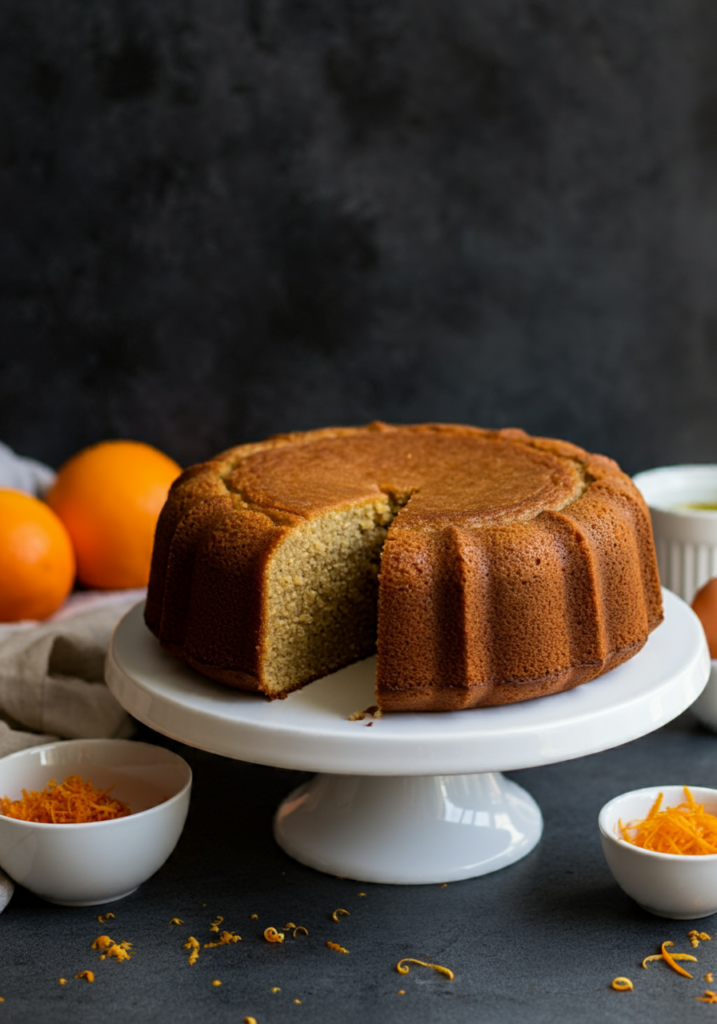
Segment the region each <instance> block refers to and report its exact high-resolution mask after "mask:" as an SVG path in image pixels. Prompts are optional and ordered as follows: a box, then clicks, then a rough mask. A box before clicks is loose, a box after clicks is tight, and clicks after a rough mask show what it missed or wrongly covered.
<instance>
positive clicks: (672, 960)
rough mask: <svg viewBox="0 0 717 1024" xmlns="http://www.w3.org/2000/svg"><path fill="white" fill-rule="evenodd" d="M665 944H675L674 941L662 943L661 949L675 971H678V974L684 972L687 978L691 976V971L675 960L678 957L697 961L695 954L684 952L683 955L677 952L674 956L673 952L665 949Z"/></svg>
mask: <svg viewBox="0 0 717 1024" xmlns="http://www.w3.org/2000/svg"><path fill="white" fill-rule="evenodd" d="M665 946H674V942H669V941H668V942H663V943H662V945H661V946H660V949H661V950H662V955H663V957H664V958H665V960H666V961H667V963H668V964H669V965H670V967H671V968H672V970H673V971H677V973H678V974H682V975H683V976H684V977H685V978H691V977H692V975H691V974H690V973H689V971H686V970H685V969H684V967H680V965H679V964H678V963H676V962H675V961H676V960H677V959H680V960H687V959H690V960H694V961H695V962H697V958H696V957H694V956H692V957H691V956H690V955H689V953H683V954H682V955H681V956H680V955H679V954H675V955H674V956H673V955H672V954H671V953H668V952H667V950H666V949H665Z"/></svg>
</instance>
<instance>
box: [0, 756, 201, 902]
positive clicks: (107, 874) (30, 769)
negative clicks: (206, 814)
mask: <svg viewBox="0 0 717 1024" xmlns="http://www.w3.org/2000/svg"><path fill="white" fill-rule="evenodd" d="M55 782H56V784H53V783H55ZM191 785H192V772H191V769H190V767H189V765H188V764H187V762H186V761H185V760H184V759H183V758H181V757H179V756H178V755H177V754H174V753H172V751H170V750H166V749H165V748H164V747H157V746H154V745H152V744H150V743H136V742H134V741H132V740H66V741H64V742H57V743H46V744H44V745H43V746H39V747H31V748H29V749H27V750H19V751H17V752H16V753H14V754H9V755H8V756H7V757H3V758H1V759H0V798H3V797H6V798H8V799H0V807H2V810H3V813H0V867H2V868H3V870H4V871H6V872H7V874H8V875H10V877H11V878H13V879H14V880H15V881H16V882H19V883H20V884H21V885H24V886H25V887H26V888H27V889H30V890H31V891H32V892H34V893H36V894H37V895H38V896H42V897H43V899H46V900H50V901H51V902H53V903H62V904H66V905H68V906H80V907H82V906H93V905H95V904H98V903H109V902H111V901H112V900H118V899H121V898H122V897H123V896H127V895H129V893H131V892H133V891H134V890H135V889H136V888H137V887H138V886H139V885H141V884H142V882H145V881H146V880H147V879H148V878H150V877H151V876H152V875H153V874H154V873H155V872H156V871H157V870H159V868H160V867H161V866H162V864H164V862H165V860H166V859H167V857H169V855H170V853H171V852H172V850H173V849H174V847H175V846H176V844H177V841H178V839H179V837H180V835H181V833H182V829H183V828H184V822H185V819H186V817H187V810H188V808H189V796H190V792H191ZM10 815H19V816H10ZM24 815H38V816H40V817H41V818H44V819H45V820H23V816H24ZM48 815H49V817H50V820H48ZM88 819H91V820H88Z"/></svg>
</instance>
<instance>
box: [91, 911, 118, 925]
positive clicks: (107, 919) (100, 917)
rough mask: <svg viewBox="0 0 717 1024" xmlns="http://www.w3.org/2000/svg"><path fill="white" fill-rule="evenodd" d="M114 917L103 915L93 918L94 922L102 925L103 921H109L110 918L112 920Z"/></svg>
mask: <svg viewBox="0 0 717 1024" xmlns="http://www.w3.org/2000/svg"><path fill="white" fill-rule="evenodd" d="M114 916H115V915H114V914H112V913H109V914H104V915H102V914H100V915H99V916H98V917H96V918H95V920H96V921H99V923H100V924H104V923H105V921H109V919H110V918H114Z"/></svg>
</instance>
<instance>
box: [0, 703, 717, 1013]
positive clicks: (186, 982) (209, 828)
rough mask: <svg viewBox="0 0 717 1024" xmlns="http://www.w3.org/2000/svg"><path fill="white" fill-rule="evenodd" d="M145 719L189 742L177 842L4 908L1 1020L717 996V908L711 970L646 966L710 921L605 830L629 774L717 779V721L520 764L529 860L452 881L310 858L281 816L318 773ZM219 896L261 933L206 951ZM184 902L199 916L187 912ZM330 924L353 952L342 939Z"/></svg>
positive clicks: (663, 1004) (704, 957)
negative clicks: (396, 878)
mask: <svg viewBox="0 0 717 1024" xmlns="http://www.w3.org/2000/svg"><path fill="white" fill-rule="evenodd" d="M138 736H139V738H142V739H151V740H153V741H156V742H160V743H164V744H165V745H167V746H171V747H172V749H175V750H177V751H178V752H179V753H181V754H182V755H183V756H185V757H186V758H187V760H188V761H189V762H190V764H191V765H192V768H193V770H194V773H195V785H194V792H193V797H192V805H191V809H190V812H189V818H188V821H187V826H186V829H185V832H184V834H183V836H182V838H181V839H180V842H179V844H178V846H177V849H176V850H175V852H174V853H173V854H172V856H171V857H170V859H169V860H168V862H167V863H166V864H165V865H164V867H163V868H162V869H161V870H160V871H159V872H158V874H157V875H156V876H155V877H154V878H152V879H150V881H148V882H147V883H145V884H144V885H143V886H142V887H141V888H140V889H139V890H138V891H137V892H135V893H134V894H132V895H131V896H128V897H127V898H126V899H124V900H120V901H119V902H117V903H115V904H112V905H106V906H105V907H104V908H103V907H87V908H68V907H58V906H54V905H52V904H49V903H46V902H44V901H42V900H40V899H38V898H36V897H34V896H33V895H31V894H30V893H28V892H27V891H25V890H24V889H22V888H18V890H17V892H16V894H15V896H14V898H13V900H12V902H11V903H10V905H9V907H8V908H7V909H6V911H5V912H4V913H3V914H2V915H1V916H0V948H1V949H2V965H3V969H2V978H1V980H0V995H2V996H3V997H4V1000H5V1001H4V1003H2V1004H0V1015H1V1017H0V1024H1V1021H2V1020H6V1021H31V1020H33V1021H34V1020H38V1021H39V1020H42V1021H48V1022H55V1021H57V1022H65V1021H68V1022H69V1021H73V1022H78V1024H84V1022H87V1024H97V1022H98V1021H103V1022H110V1024H111V1022H114V1021H118V1022H119V1021H123V1022H124V1021H129V1020H142V1021H143V1020H153V1021H157V1022H158V1024H159V1022H164V1021H172V1022H177V1024H179V1022H184V1021H187V1022H188V1021H196V1020H210V1019H211V1021H212V1022H216V1024H222V1022H225V1021H226V1022H229V1021H231V1022H237V1024H239V1022H241V1021H243V1019H244V1017H245V1016H252V1017H254V1018H256V1021H257V1024H280V1022H281V1024H284V1022H295V1024H302V1022H308V1021H312V1022H316V1021H331V1022H332V1024H334V1022H341V1024H353V1022H356V1024H359V1022H360V1024H367V1022H374V1021H376V1022H378V1021H381V1022H383V1021H390V1022H396V1024H402V1022H409V1021H410V1022H424V1021H425V1022H429V1021H430V1022H433V1021H450V1022H456V1024H463V1022H471V1024H474V1022H476V1021H483V1022H485V1021H488V1022H499V1021H500V1022H502V1021H511V1022H513V1021H515V1020H516V1019H519V1018H522V1017H525V1018H527V1019H530V1021H531V1022H542V1021H546V1022H547V1021H550V1022H558V1021H571V1022H572V1021H588V1022H589V1021H622V1022H624V1021H633V1020H634V1021H638V1020H639V1021H643V1020H650V1021H651V1022H661V1021H666V1022H667V1021H669V1022H670V1024H673V1022H674V1021H675V1020H679V1021H680V1022H681V1024H682V1022H685V1021H687V1022H689V1021H693V1020H695V1021H696V1020H708V1019H712V1017H713V1016H714V1015H715V1014H716V1013H717V1008H716V1007H712V1006H709V1005H706V1004H704V1003H699V1002H697V1001H696V998H695V997H696V996H698V995H702V994H703V992H704V989H705V988H709V987H713V986H710V985H707V984H706V983H705V982H704V980H703V979H704V974H705V973H706V972H707V971H711V970H714V971H715V972H716V973H717V920H715V919H714V918H706V919H703V920H702V921H700V922H699V927H700V929H704V930H706V931H707V932H709V933H710V934H713V935H714V938H715V941H714V942H712V943H710V942H705V943H702V944H701V946H700V947H699V949H697V950H696V951H694V952H695V953H696V955H697V956H698V957H699V964H696V965H692V966H693V967H694V980H692V981H690V980H688V979H686V978H682V977H680V976H678V975H677V974H675V973H674V972H673V971H671V970H670V969H669V968H668V967H667V965H665V964H663V963H656V964H653V965H652V966H651V967H650V969H649V970H647V971H645V970H643V969H642V968H641V966H640V964H641V960H642V958H643V957H644V956H646V955H647V954H649V953H653V952H656V951H658V946H659V943H661V942H663V941H665V940H666V939H671V940H673V941H674V943H675V949H676V950H683V951H686V952H692V950H691V949H690V946H689V941H688V938H687V933H688V931H690V929H691V928H692V927H694V924H693V923H692V922H688V921H667V920H664V919H661V918H657V917H653V916H651V915H650V914H648V913H646V912H645V911H643V910H641V909H640V908H639V907H638V906H637V905H636V904H635V903H633V902H632V901H631V900H630V899H629V898H628V897H627V896H625V895H624V894H623V893H622V892H621V891H620V889H618V887H617V886H616V885H615V883H614V882H613V880H612V877H611V875H610V873H609V871H608V869H607V866H606V864H605V862H604V859H603V855H602V851H601V848H600V842H599V838H598V829H597V815H598V811H599V810H600V807H601V806H602V805H603V803H605V802H606V801H607V800H608V799H610V798H611V797H613V796H615V795H616V794H618V793H621V792H624V791H626V790H629V789H634V788H638V787H640V786H646V785H656V784H658V785H659V784H663V783H664V784H668V783H680V784H681V783H685V782H686V783H688V784H692V785H705V786H717V736H714V735H712V734H711V733H708V732H707V731H706V730H704V729H703V728H702V727H701V726H700V725H699V724H698V723H697V722H696V721H695V719H694V718H693V717H692V715H691V714H690V712H686V713H685V714H684V715H682V716H681V717H680V718H679V719H677V720H676V721H675V722H673V723H671V724H670V725H668V726H666V727H665V728H663V729H660V730H659V731H658V732H656V733H653V734H652V735H650V736H647V737H644V738H643V739H640V740H636V741H635V742H633V743H629V744H627V745H626V746H624V747H620V748H618V749H615V750H610V751H606V752H605V753H602V754H596V755H593V756H591V757H586V758H582V759H580V760H577V761H570V762H566V763H563V764H557V765H552V766H549V767H544V768H536V769H531V770H527V771H522V772H516V773H514V774H513V775H512V777H513V778H515V779H516V780H517V781H519V782H520V784H521V785H523V786H525V788H526V789H527V790H528V791H529V792H530V793H532V794H533V796H534V797H535V798H536V799H537V800H538V802H539V804H540V806H541V808H542V811H543V815H544V818H545V833H544V837H543V840H542V842H541V843H540V844H539V845H538V847H537V848H536V849H535V850H534V851H533V852H532V853H531V854H530V855H529V856H528V857H526V858H525V859H524V860H522V861H520V862H519V863H518V864H515V865H513V866H512V867H508V868H505V869H503V870H502V871H498V872H496V873H495V874H490V875H486V876H484V877H482V878H476V879H472V880H469V881H465V882H457V883H452V884H450V885H448V886H446V887H445V888H444V887H441V886H439V885H429V886H390V885H385V886H383V885H372V884H368V883H357V882H353V881H349V880H348V879H339V878H334V877H331V876H328V875H323V874H320V873H318V872H316V871H313V870H311V869H309V868H306V867H303V866H302V865H301V864H298V863H296V862H295V861H293V860H291V859H290V858H289V857H288V856H286V855H285V854H284V853H283V852H282V851H281V850H280V849H279V848H278V847H277V846H276V845H275V843H274V841H273V838H272V832H271V820H272V815H273V813H274V810H275V808H276V806H277V804H278V802H279V801H280V800H281V798H282V797H283V796H285V795H286V794H287V793H288V792H289V791H290V790H291V789H292V788H293V787H294V786H295V785H297V784H298V783H299V782H301V781H302V779H303V778H305V777H306V776H304V775H302V774H300V773H295V772H289V771H284V770H278V769H273V768H263V767H258V766H255V765H250V764H246V763H244V762H239V761H228V760H225V759H223V758H220V757H216V756H213V755H210V754H206V753H203V752H201V751H196V750H192V749H191V748H187V747H184V746H182V745H181V744H178V743H172V742H171V741H169V740H166V739H164V738H163V737H159V736H157V735H156V734H154V733H151V732H150V731H149V730H146V729H141V730H140V732H139V734H138ZM359 893H365V895H363V896H359ZM337 907H342V908H345V909H346V910H348V911H349V912H350V915H351V916H350V917H346V918H344V919H343V920H341V922H340V923H339V924H336V923H334V922H333V921H332V920H331V913H332V911H334V910H335V909H336V908H337ZM107 910H111V911H112V912H113V913H114V914H115V918H114V920H112V921H111V922H110V923H109V925H107V924H105V925H104V926H102V925H100V924H99V923H98V922H97V920H96V915H99V914H101V913H103V911H107ZM252 914H257V915H258V918H257V919H252V916H251V915H252ZM217 915H222V916H223V917H224V922H223V925H222V927H223V928H228V929H230V930H232V931H236V932H238V933H239V934H240V935H241V936H242V941H241V942H239V943H237V944H234V945H229V946H222V947H218V948H215V949H202V950H201V955H200V957H199V960H198V962H197V963H196V964H194V965H193V966H190V965H189V964H188V963H187V956H188V953H187V951H186V950H184V949H182V943H183V942H184V941H185V940H186V938H187V937H188V936H189V935H190V934H191V935H194V936H196V937H197V939H198V940H199V941H200V942H201V943H202V944H204V943H205V942H209V941H211V940H212V939H213V938H216V936H214V935H213V934H212V933H211V932H210V931H209V924H210V922H211V920H212V919H213V918H215V917H216V916H217ZM175 916H178V917H180V918H181V919H182V920H183V921H184V924H183V925H182V926H180V927H176V926H171V925H170V924H169V922H170V919H171V918H173V917H175ZM289 920H291V921H294V922H296V923H297V924H302V925H304V926H306V928H307V929H308V931H309V937H308V938H306V937H305V936H299V937H297V938H296V939H293V938H291V937H288V938H287V939H286V941H285V942H284V943H283V944H281V945H270V944H268V943H267V942H266V941H264V939H263V938H262V932H263V929H264V928H266V927H267V926H268V925H274V926H275V927H277V928H281V927H282V926H283V925H285V924H286V923H287V922H288V921H289ZM103 933H106V934H109V935H111V936H112V938H113V939H115V940H116V941H121V940H128V941H130V942H132V943H133V944H134V949H135V950H136V956H134V957H133V959H132V960H131V962H129V963H117V962H115V961H114V960H106V961H104V962H101V961H99V958H98V954H97V953H96V952H93V951H92V949H91V948H90V947H91V944H92V942H93V940H94V939H95V938H96V937H97V936H98V935H100V934H103ZM327 940H331V941H337V942H339V943H340V944H341V945H343V946H345V947H346V948H347V949H348V950H349V955H348V956H346V955H343V954H341V953H337V952H334V951H332V950H330V949H328V948H327V946H326V942H327ZM401 957H416V958H418V959H421V960H428V961H431V962H437V963H440V964H444V965H446V966H448V967H450V968H451V969H452V970H453V971H454V972H455V980H453V981H450V980H449V979H447V978H445V977H443V976H441V975H440V974H438V973H436V972H434V971H431V970H426V969H423V968H420V967H414V968H413V969H412V970H411V972H410V974H409V975H407V976H405V977H402V976H400V975H399V974H398V973H397V972H396V963H397V961H398V960H399V959H400V958H401ZM84 969H91V970H93V971H94V972H95V978H96V980H95V982H94V984H91V985H90V984H88V983H86V982H84V981H78V980H75V974H76V973H77V972H78V971H81V970H84ZM616 975H627V976H628V977H630V978H631V979H632V980H633V982H634V984H635V990H634V991H633V992H628V993H617V992H615V991H613V990H612V989H611V987H610V982H611V981H612V979H613V978H614V977H615V976H616ZM60 977H64V978H67V979H68V983H67V984H66V985H65V986H60V985H59V984H58V978H60ZM215 979H219V980H220V981H221V982H222V984H221V986H213V985H212V982H213V980H215ZM274 987H277V988H279V989H280V991H278V992H272V988H274ZM399 990H404V993H405V994H403V995H401V994H399ZM297 1000H300V1002H297Z"/></svg>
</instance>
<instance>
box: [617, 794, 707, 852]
mask: <svg viewBox="0 0 717 1024" xmlns="http://www.w3.org/2000/svg"><path fill="white" fill-rule="evenodd" d="M683 788H684V791H685V800H686V802H684V803H681V804H678V806H677V807H666V808H665V810H664V811H661V810H660V806H661V804H662V797H663V794H662V793H660V794H659V796H658V797H657V800H655V802H654V804H653V805H652V807H651V808H650V811H649V813H648V815H647V817H646V818H644V819H643V820H641V821H640V820H636V821H630V822H628V823H627V825H623V823H622V821H621V820H620V821H619V822H618V826H619V836H620V838H621V839H624V840H625V841H626V842H628V843H632V844H633V846H639V847H641V848H642V849H643V850H652V851H653V852H654V853H679V854H687V855H689V856H705V855H707V854H711V853H717V817H716V816H715V815H714V814H708V813H707V812H706V811H705V807H704V804H698V803H696V802H695V799H694V797H693V796H692V793H691V792H690V790H689V789H688V788H687V786H684V787H683Z"/></svg>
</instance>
